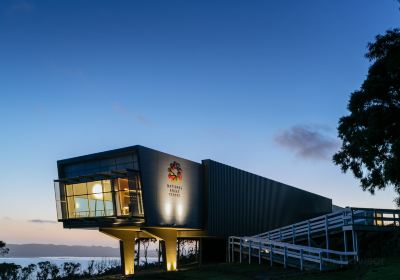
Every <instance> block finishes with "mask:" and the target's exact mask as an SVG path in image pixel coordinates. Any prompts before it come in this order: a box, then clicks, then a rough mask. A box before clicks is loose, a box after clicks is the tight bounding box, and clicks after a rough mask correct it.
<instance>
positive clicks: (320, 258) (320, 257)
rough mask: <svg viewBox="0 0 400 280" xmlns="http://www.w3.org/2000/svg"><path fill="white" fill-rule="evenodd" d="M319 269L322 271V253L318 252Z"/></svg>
mask: <svg viewBox="0 0 400 280" xmlns="http://www.w3.org/2000/svg"><path fill="white" fill-rule="evenodd" d="M319 270H320V271H322V253H321V252H319Z"/></svg>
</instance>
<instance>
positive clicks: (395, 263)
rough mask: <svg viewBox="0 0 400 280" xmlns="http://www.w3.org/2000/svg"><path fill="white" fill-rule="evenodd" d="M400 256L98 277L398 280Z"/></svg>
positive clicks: (212, 267) (213, 279)
mask: <svg viewBox="0 0 400 280" xmlns="http://www.w3.org/2000/svg"><path fill="white" fill-rule="evenodd" d="M399 266H400V257H395V258H379V259H367V260H364V261H362V262H360V264H357V265H354V266H351V267H347V268H344V269H341V270H337V271H326V272H307V271H306V272H302V271H299V270H296V269H284V268H283V267H281V266H278V265H275V266H273V267H270V266H269V265H268V264H262V265H258V264H251V265H249V264H214V265H203V266H201V267H191V268H184V269H181V270H179V271H176V272H168V273H165V272H161V271H140V272H138V273H137V274H136V275H135V276H134V277H131V278H125V277H122V276H120V275H114V276H111V277H103V278H99V279H102V280H111V279H132V280H133V279H138V280H150V279H160V280H180V279H194V280H202V279H210V280H217V279H218V280H226V279H230V280H245V279H257V280H258V279H259V280H261V279H295V280H305V279H307V280H320V279H321V280H322V279H324V280H331V279H340V280H346V279H363V280H373V279H400V268H399Z"/></svg>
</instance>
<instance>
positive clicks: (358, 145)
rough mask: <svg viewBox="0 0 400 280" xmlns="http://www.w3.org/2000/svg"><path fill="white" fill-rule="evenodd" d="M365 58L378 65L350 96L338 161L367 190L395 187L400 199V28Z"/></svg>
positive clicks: (341, 126) (380, 37) (371, 47)
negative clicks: (348, 112)
mask: <svg viewBox="0 0 400 280" xmlns="http://www.w3.org/2000/svg"><path fill="white" fill-rule="evenodd" d="M366 57H367V58H368V59H369V60H370V61H372V62H373V63H372V65H371V66H370V68H369V71H368V75H367V78H366V79H365V81H364V82H363V84H362V86H361V88H360V89H359V90H357V91H355V92H353V93H352V94H351V97H350V101H349V104H348V110H349V111H350V115H348V116H344V117H342V118H341V119H340V121H339V127H338V133H339V137H340V138H341V139H342V146H341V149H340V151H339V152H338V153H336V154H335V155H334V157H333V161H334V162H335V164H337V165H339V166H340V167H341V169H342V171H343V172H347V171H349V170H351V171H352V173H353V174H354V176H355V177H356V178H357V179H359V180H360V183H361V187H362V188H363V190H368V191H369V192H371V193H372V194H374V192H375V190H376V189H378V190H379V189H385V188H386V187H387V186H389V185H392V186H394V188H395V191H396V192H397V193H398V194H399V195H400V29H393V30H389V31H387V32H386V34H384V35H378V36H376V40H375V42H373V43H370V44H369V45H368V52H367V54H366ZM395 201H396V203H397V205H398V206H400V198H399V197H398V198H396V200H395Z"/></svg>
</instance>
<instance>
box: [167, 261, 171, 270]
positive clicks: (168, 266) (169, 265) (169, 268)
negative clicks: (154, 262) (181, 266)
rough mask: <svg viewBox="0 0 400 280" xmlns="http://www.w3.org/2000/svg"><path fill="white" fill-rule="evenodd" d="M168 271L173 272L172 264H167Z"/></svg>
mask: <svg viewBox="0 0 400 280" xmlns="http://www.w3.org/2000/svg"><path fill="white" fill-rule="evenodd" d="M167 270H168V271H170V270H171V263H167Z"/></svg>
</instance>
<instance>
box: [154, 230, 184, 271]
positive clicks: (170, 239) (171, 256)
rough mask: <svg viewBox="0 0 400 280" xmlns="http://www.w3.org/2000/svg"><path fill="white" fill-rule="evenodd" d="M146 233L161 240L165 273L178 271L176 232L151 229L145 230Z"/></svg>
mask: <svg viewBox="0 0 400 280" xmlns="http://www.w3.org/2000/svg"><path fill="white" fill-rule="evenodd" d="M146 231H147V232H149V233H151V234H153V235H155V236H157V237H158V238H160V239H162V240H163V241H164V242H163V245H164V246H165V247H164V248H165V250H164V252H165V263H166V268H167V271H174V270H177V269H178V266H177V249H176V241H177V231H176V230H175V229H159V228H151V229H149V228H148V229H146Z"/></svg>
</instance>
